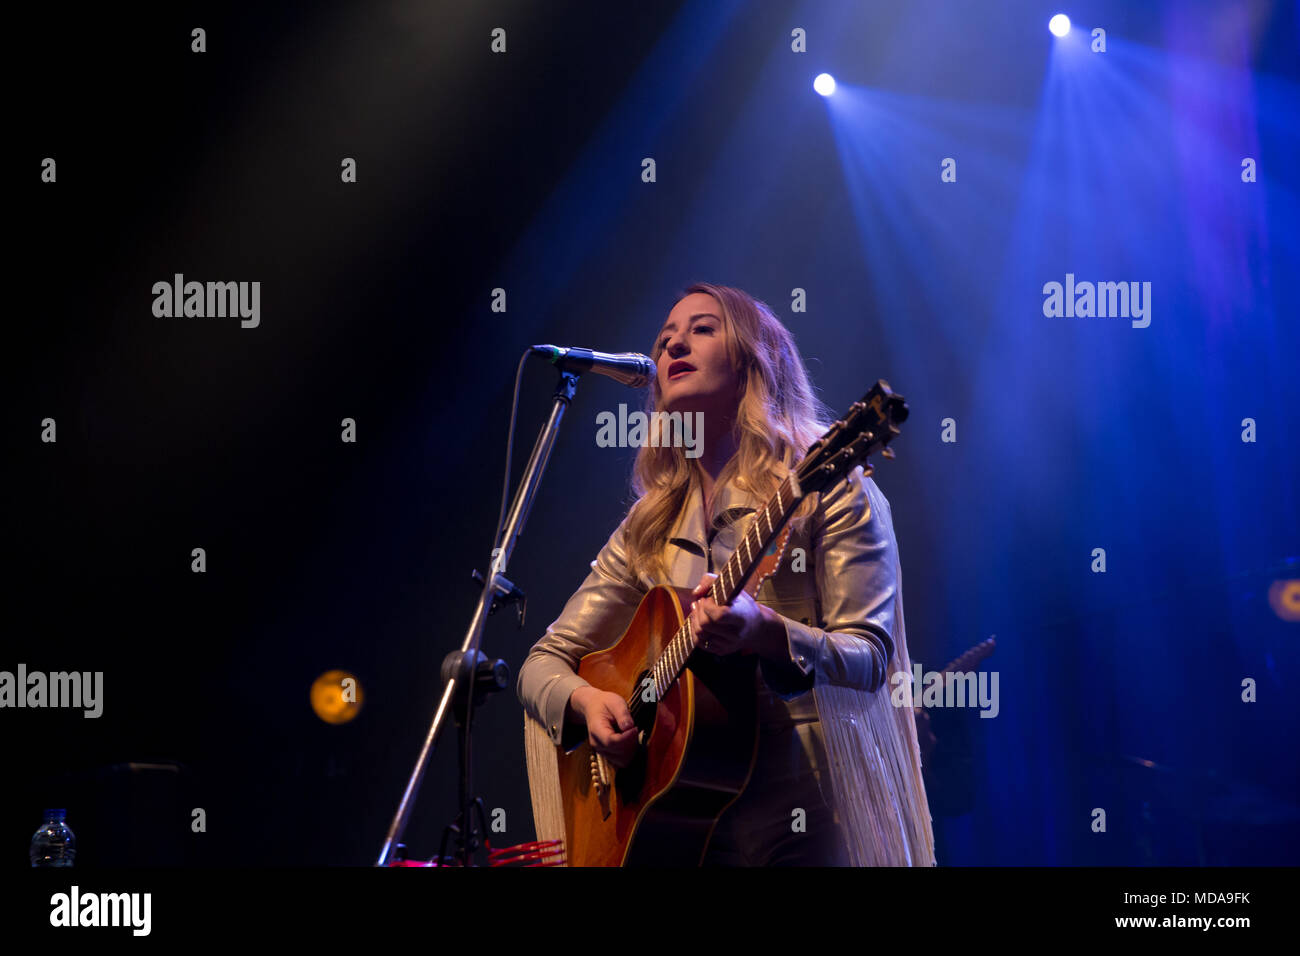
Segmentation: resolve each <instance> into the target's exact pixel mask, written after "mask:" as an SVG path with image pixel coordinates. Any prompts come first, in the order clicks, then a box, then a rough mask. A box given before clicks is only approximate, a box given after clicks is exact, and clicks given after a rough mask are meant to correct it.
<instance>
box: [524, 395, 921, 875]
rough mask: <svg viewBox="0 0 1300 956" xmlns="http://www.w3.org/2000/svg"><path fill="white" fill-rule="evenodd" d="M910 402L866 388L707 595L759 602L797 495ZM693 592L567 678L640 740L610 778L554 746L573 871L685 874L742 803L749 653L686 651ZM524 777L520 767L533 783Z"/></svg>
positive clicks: (758, 520) (654, 601) (661, 593)
mask: <svg viewBox="0 0 1300 956" xmlns="http://www.w3.org/2000/svg"><path fill="white" fill-rule="evenodd" d="M906 418H907V404H906V403H905V402H904V400H903V397H902V396H901V395H897V394H895V393H894V392H893V391H892V390H891V389H890V387H889V384H888V383H887V382H885V381H884V380H883V379H881V380H879V381H877V382H876V384H875V385H873V386H872V387H871V389H870V391H868V392H867V394H866V395H864V396H863V397H862V399H861V400H860V401H857V402H855V403H854V404H853V405H852V406H851V407H850V408H849V410H848V412H847V413H846V414H845V415H844V417H843V418H842V419H841V420H839V421H837V422H835V424H834V425H832V426H831V427H830V429H829V430H828V431H827V432H826V434H825V435H823V436H822V437H821V438H820V439H819V440H818V441H817V442H815V443H814V444H813V445H812V447H811V448H809V449H808V453H807V454H806V455H805V456H804V459H803V460H802V461H801V462H800V463H799V465H798V467H797V468H795V469H794V471H793V473H792V474H791V475H790V476H789V477H787V478H786V479H785V481H783V482H782V484H781V485H780V487H779V488H778V489H777V492H776V494H775V495H774V496H773V497H772V499H771V500H770V501H768V502H767V504H766V505H765V506H764V507H763V508H762V509H760V510H759V511H758V512H757V514H756V515H755V517H754V519H753V520H752V521H751V522H750V525H749V528H748V530H747V532H746V533H745V535H744V537H743V538H742V539H741V540H740V542H739V544H738V545H737V546H736V548H735V551H734V552H733V553H732V555H731V558H730V559H729V560H728V561H727V562H726V564H725V565H724V566H723V568H722V570H721V571H720V572H719V574H718V577H717V579H716V580H715V581H714V582H713V587H712V590H710V592H709V596H710V597H712V598H713V600H714V601H716V602H717V603H718V604H730V603H731V602H732V601H733V600H734V599H735V598H736V597H737V596H738V595H739V594H740V592H741V590H742V589H745V590H747V591H748V592H749V593H750V594H751V595H753V594H756V593H757V591H758V588H759V585H761V584H762V582H763V580H765V579H766V578H767V577H768V576H770V575H771V574H773V573H775V571H776V570H777V568H778V567H779V566H780V561H781V556H782V553H783V551H784V548H785V542H786V541H787V540H788V538H789V532H788V531H787V530H785V529H786V526H787V524H788V523H789V521H790V518H791V516H792V515H793V513H794V511H795V509H796V508H797V507H798V506H799V503H800V502H801V501H803V499H804V498H805V497H806V496H808V495H810V494H813V493H816V492H822V491H825V490H826V489H828V488H830V487H832V486H833V484H834V483H835V482H836V481H842V480H844V479H846V478H847V477H848V476H849V475H850V474H851V473H852V471H853V469H854V468H855V467H856V466H858V465H862V466H863V469H864V471H865V473H866V474H868V475H869V474H871V473H872V470H873V467H872V465H870V464H869V463H868V462H867V458H868V456H869V455H871V454H872V453H873V452H875V451H876V450H877V449H880V450H881V452H882V455H883V456H884V457H886V458H892V457H894V455H893V451H892V450H891V449H890V448H889V447H888V445H889V442H890V441H891V440H892V439H893V438H894V437H895V436H896V435H898V434H899V429H898V426H899V424H901V423H902V422H903V421H904V420H906ZM689 601H690V589H685V588H671V587H656V588H653V589H652V590H651V591H650V592H649V593H647V594H646V596H645V597H644V598H643V599H642V601H641V603H640V605H639V606H638V608H637V610H636V614H635V616H634V617H633V619H632V623H631V624H630V625H629V626H628V628H627V631H626V632H625V633H624V634H623V636H622V637H621V638H620V639H619V640H618V642H617V643H615V644H614V645H613V646H611V647H609V648H608V649H606V650H603V651H597V652H594V653H591V654H588V655H587V656H586V657H584V658H582V660H581V661H580V662H579V666H578V674H579V676H581V677H582V678H583V679H585V680H586V681H587V682H588V683H589V684H591V685H592V686H594V687H597V688H599V689H600V690H605V691H612V692H614V693H617V694H619V695H621V696H623V697H624V698H625V699H626V700H627V704H628V708H629V710H630V711H631V714H632V718H633V720H634V721H635V722H636V726H637V728H638V730H639V734H638V743H637V748H636V753H635V756H634V757H633V759H632V761H631V763H630V764H629V765H628V766H627V767H623V768H615V767H614V766H613V764H611V763H610V762H609V761H608V760H606V759H605V757H604V756H602V755H600V754H597V753H596V752H595V751H594V750H592V748H591V747H590V745H589V744H588V743H586V742H585V741H584V742H583V743H581V744H579V745H578V746H577V747H575V748H573V749H572V750H570V751H568V752H565V751H563V750H561V749H560V748H555V749H556V751H557V753H556V763H557V769H558V773H559V786H560V794H561V800H562V803H563V817H564V824H563V826H564V837H563V842H564V846H563V848H562V850H563V852H564V855H565V858H566V859H567V862H568V865H570V866H637V865H660V866H681V865H686V866H693V865H697V864H698V863H699V862H700V860H701V859H702V858H703V856H704V853H705V851H706V849H707V848H708V842H709V837H710V836H711V835H712V833H713V828H714V826H715V825H716V823H717V821H718V818H719V817H721V815H722V813H723V811H725V810H726V808H727V807H728V806H730V805H731V803H733V802H734V801H735V800H736V798H737V797H739V795H740V793H741V791H742V790H743V789H744V787H745V785H746V783H748V781H749V776H750V773H751V771H752V769H753V766H754V761H755V759H756V757H757V747H758V709H757V698H756V693H755V690H756V680H757V674H756V673H755V670H756V668H757V664H758V658H757V657H756V656H755V655H753V654H732V655H727V656H726V657H718V656H716V655H713V654H710V653H708V652H707V651H704V650H702V649H699V648H698V647H697V638H696V636H695V634H694V633H693V629H692V627H691V626H690V624H689V621H688V618H687V614H688V611H689ZM532 772H533V770H532V767H531V766H530V774H531V773H532Z"/></svg>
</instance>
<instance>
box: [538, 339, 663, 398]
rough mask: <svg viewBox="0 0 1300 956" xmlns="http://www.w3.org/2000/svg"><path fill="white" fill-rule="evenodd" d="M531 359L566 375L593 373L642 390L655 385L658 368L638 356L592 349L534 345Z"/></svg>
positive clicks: (640, 355) (638, 353)
mask: <svg viewBox="0 0 1300 956" xmlns="http://www.w3.org/2000/svg"><path fill="white" fill-rule="evenodd" d="M530 351H531V352H532V353H533V354H534V355H544V356H546V359H547V360H548V361H549V362H550V363H551V364H552V365H554V366H555V367H556V368H559V369H561V370H563V371H566V372H596V373H598V374H600V375H607V376H609V377H610V378H612V379H613V380H614V381H616V382H622V383H623V384H624V385H627V386H629V387H631V388H645V387H646V386H647V385H649V384H650V383H651V382H653V381H654V377H655V375H657V374H658V372H659V368H658V366H656V365H655V360H654V359H652V358H651V357H650V356H648V355H642V354H641V353H640V352H593V351H592V350H591V349H564V348H560V347H558V346H555V345H534V346H533V347H532V349H531V350H530Z"/></svg>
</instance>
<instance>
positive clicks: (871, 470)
mask: <svg viewBox="0 0 1300 956" xmlns="http://www.w3.org/2000/svg"><path fill="white" fill-rule="evenodd" d="M875 473H876V466H875V465H873V464H872V463H871V462H867V463H866V464H865V465H863V466H862V474H863V475H864V476H866V477H867V478H870V477H871V476H872V475H874V474H875Z"/></svg>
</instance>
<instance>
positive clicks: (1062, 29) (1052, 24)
mask: <svg viewBox="0 0 1300 956" xmlns="http://www.w3.org/2000/svg"><path fill="white" fill-rule="evenodd" d="M1047 29H1049V30H1051V31H1052V32H1053V33H1055V34H1056V35H1057V36H1058V37H1063V36H1065V35H1066V34H1067V33H1069V32H1070V18H1069V17H1067V16H1066V15H1065V14H1064V13H1058V14H1057V15H1056V16H1054V17H1052V19H1050V20H1048V21H1047Z"/></svg>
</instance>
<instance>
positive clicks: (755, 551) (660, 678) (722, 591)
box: [628, 476, 803, 717]
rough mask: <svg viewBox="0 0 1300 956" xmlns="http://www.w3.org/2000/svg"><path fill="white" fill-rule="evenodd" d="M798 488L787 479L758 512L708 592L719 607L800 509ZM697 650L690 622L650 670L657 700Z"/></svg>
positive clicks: (636, 698) (638, 702) (638, 699)
mask: <svg viewBox="0 0 1300 956" xmlns="http://www.w3.org/2000/svg"><path fill="white" fill-rule="evenodd" d="M798 487H799V486H798V484H797V482H795V480H794V477H793V476H790V477H788V478H786V479H785V481H783V482H781V484H780V486H779V487H778V488H777V489H776V494H775V495H773V496H772V498H771V499H770V500H769V501H768V503H767V504H766V505H764V506H763V507H762V508H761V509H759V511H758V512H757V513H756V515H755V517H754V520H753V521H751V522H750V524H749V530H748V531H746V532H745V534H744V536H743V537H742V538H741V539H740V543H739V544H737V545H736V548H735V550H734V551H732V552H731V557H730V558H728V559H727V563H726V564H724V565H723V566H722V570H721V571H719V572H718V576H717V578H715V579H714V581H713V586H712V587H711V588H710V589H709V597H711V598H713V600H714V601H716V602H717V603H718V604H730V603H731V602H732V601H733V600H735V599H736V596H737V595H738V594H740V591H741V589H742V588H743V587H744V586H745V581H746V580H748V579H749V576H750V575H751V574H752V573H753V572H754V569H755V567H756V566H757V565H758V563H759V561H760V560H762V557H763V555H764V553H766V551H767V549H768V548H769V547H770V546H771V544H772V542H773V541H775V540H776V538H777V536H778V535H780V533H781V529H782V528H784V527H785V524H786V522H787V521H789V520H790V516H791V515H792V514H794V510H795V509H796V508H797V507H798V506H799V502H800V501H801V500H802V498H803V496H802V494H801V493H800V492H799V490H798ZM694 650H695V636H694V634H693V633H692V629H691V625H690V621H689V620H688V621H687V622H686V623H685V624H683V625H682V626H681V627H680V628H678V629H677V633H676V634H675V635H674V636H673V639H672V640H671V641H669V642H668V644H667V645H666V646H665V647H664V650H663V653H662V654H660V655H659V659H658V660H657V661H655V664H654V667H653V668H651V671H650V676H651V680H652V681H653V682H654V699H655V700H661V699H662V698H663V695H664V694H665V693H667V691H668V688H670V687H672V685H673V682H674V681H676V680H677V678H678V677H680V676H681V673H682V670H683V669H684V668H685V667H686V664H687V662H688V661H689V660H690V657H691V654H692V652H693V651H694ZM642 694H643V688H637V690H636V692H635V693H634V694H633V695H632V699H631V700H629V701H628V707H629V709H630V710H631V711H632V714H633V716H634V717H635V715H636V713H637V711H638V710H639V709H640V707H641V706H642V700H643V697H642Z"/></svg>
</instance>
